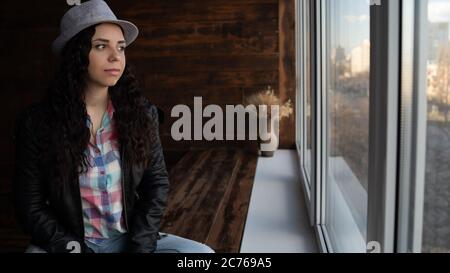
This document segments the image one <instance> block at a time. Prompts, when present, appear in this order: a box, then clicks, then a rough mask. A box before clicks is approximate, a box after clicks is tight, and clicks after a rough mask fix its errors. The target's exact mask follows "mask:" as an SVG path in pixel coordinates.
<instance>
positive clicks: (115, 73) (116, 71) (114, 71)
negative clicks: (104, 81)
mask: <svg viewBox="0 0 450 273" xmlns="http://www.w3.org/2000/svg"><path fill="white" fill-rule="evenodd" d="M105 72H106V73H107V74H109V75H111V76H119V75H120V69H106V70H105Z"/></svg>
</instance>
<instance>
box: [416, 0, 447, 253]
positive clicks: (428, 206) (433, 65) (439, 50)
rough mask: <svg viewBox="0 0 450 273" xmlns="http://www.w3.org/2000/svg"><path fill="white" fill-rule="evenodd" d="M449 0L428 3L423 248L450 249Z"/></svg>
mask: <svg viewBox="0 0 450 273" xmlns="http://www.w3.org/2000/svg"><path fill="white" fill-rule="evenodd" d="M449 26H450V1H448V0H430V1H429V4H428V57H427V59H428V62H427V78H428V81H427V86H428V87H427V101H428V107H427V145H426V147H427V151H426V168H425V204H424V217H423V239H422V251H423V252H450V168H449V166H450V27H449Z"/></svg>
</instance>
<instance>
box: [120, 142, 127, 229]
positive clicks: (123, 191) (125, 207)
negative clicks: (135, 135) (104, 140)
mask: <svg viewBox="0 0 450 273" xmlns="http://www.w3.org/2000/svg"><path fill="white" fill-rule="evenodd" d="M124 154H125V153H124V151H123V148H122V157H121V159H120V168H121V172H120V173H121V179H120V180H121V183H122V196H123V211H124V217H125V227H126V229H127V231H129V228H128V219H127V218H128V214H127V200H126V197H125V182H124V168H123V161H124Z"/></svg>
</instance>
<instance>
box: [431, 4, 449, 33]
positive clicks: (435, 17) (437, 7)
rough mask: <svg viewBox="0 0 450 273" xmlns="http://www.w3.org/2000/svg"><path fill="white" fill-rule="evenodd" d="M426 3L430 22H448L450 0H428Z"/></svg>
mask: <svg viewBox="0 0 450 273" xmlns="http://www.w3.org/2000/svg"><path fill="white" fill-rule="evenodd" d="M428 3H429V4H428V20H429V21H430V22H432V23H450V0H429V2H428ZM449 37H450V30H449Z"/></svg>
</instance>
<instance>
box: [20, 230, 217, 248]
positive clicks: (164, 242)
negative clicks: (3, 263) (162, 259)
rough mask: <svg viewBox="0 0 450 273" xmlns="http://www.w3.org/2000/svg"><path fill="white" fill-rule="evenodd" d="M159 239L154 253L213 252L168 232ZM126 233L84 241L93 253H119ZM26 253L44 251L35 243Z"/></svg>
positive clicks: (203, 245)
mask: <svg viewBox="0 0 450 273" xmlns="http://www.w3.org/2000/svg"><path fill="white" fill-rule="evenodd" d="M159 234H160V236H161V239H159V240H158V242H157V247H156V250H155V253H214V250H213V249H212V248H210V247H209V246H207V245H205V244H202V243H199V242H196V241H193V240H189V239H186V238H183V237H179V236H176V235H173V234H168V233H163V232H160V233H159ZM127 236H128V234H126V233H124V234H122V235H120V236H117V237H115V238H113V239H111V240H108V241H106V242H105V243H103V244H102V245H97V244H93V243H91V242H89V241H86V244H87V246H88V247H89V248H91V249H92V250H93V251H94V252H95V253H120V252H122V251H123V249H124V247H125V244H126V241H127ZM25 252H26V253H46V252H45V251H44V250H43V249H42V248H40V247H37V246H35V245H30V246H29V247H28V248H27V250H26V251H25Z"/></svg>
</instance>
